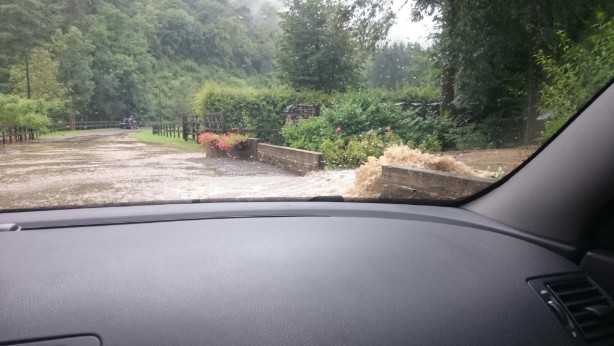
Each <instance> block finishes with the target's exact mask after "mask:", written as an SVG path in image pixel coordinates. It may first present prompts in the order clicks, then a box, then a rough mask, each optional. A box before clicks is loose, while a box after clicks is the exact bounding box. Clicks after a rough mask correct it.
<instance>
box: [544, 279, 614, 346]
mask: <svg viewBox="0 0 614 346" xmlns="http://www.w3.org/2000/svg"><path fill="white" fill-rule="evenodd" d="M546 286H547V287H548V288H549V289H550V291H551V292H552V293H553V294H554V295H555V296H556V297H557V298H558V300H559V301H560V303H561V304H563V306H564V307H565V309H566V310H567V312H569V314H570V316H571V317H572V318H573V320H574V322H575V323H576V325H577V327H578V328H579V329H580V331H581V332H582V334H583V335H584V338H585V339H586V340H587V341H596V340H601V339H605V338H608V337H614V306H613V304H612V302H611V301H610V300H609V299H608V298H607V297H606V296H605V295H604V294H603V293H602V292H601V291H600V290H599V288H597V287H596V286H595V285H593V284H592V283H591V282H590V281H589V280H588V279H587V278H578V279H576V280H571V281H562V282H552V283H547V284H546Z"/></svg>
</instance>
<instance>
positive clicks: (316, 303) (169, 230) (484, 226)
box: [0, 202, 582, 345]
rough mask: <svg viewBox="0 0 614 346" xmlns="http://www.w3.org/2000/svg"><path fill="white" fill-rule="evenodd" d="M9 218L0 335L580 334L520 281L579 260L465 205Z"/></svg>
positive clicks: (144, 341) (223, 341)
mask: <svg viewBox="0 0 614 346" xmlns="http://www.w3.org/2000/svg"><path fill="white" fill-rule="evenodd" d="M9 222H11V223H15V224H17V225H19V226H20V227H21V228H22V230H21V231H18V232H2V233H0V278H1V279H0V280H1V284H0V344H4V345H6V344H22V343H26V344H31V345H97V344H104V345H172V344H182V345H238V344H249V345H290V344H292V345H314V344H353V345H356V344H361V345H375V344H403V345H407V344H424V345H434V344H437V345H451V344H457V345H460V344H473V345H491V344H496V345H528V344H531V345H563V344H572V343H574V342H581V341H582V340H581V338H579V337H578V335H577V334H576V338H577V339H578V340H575V341H574V336H573V335H572V334H571V333H570V332H569V330H566V329H565V328H563V326H562V325H561V323H560V322H559V321H558V320H557V316H556V313H555V312H556V311H553V310H552V309H549V308H548V307H547V304H545V303H544V302H543V301H542V299H540V297H539V294H538V293H539V292H536V291H535V289H533V288H531V286H530V285H529V284H528V283H529V282H530V281H531V280H533V279H537V280H540V279H542V278H556V277H557V276H558V275H567V274H574V273H576V274H577V273H580V268H579V267H578V266H577V265H575V264H574V263H572V262H570V261H569V260H567V259H565V258H563V257H562V256H560V255H558V254H556V253H554V252H552V251H550V250H547V249H545V248H544V247H541V246H538V245H535V244H533V243H531V242H529V241H527V240H523V239H519V238H518V237H517V236H516V235H517V233H516V231H514V230H513V229H510V228H508V227H506V226H504V225H502V224H498V223H496V222H495V221H492V220H489V219H486V218H484V217H481V216H479V215H477V214H474V213H472V212H468V211H464V210H461V209H456V208H443V207H426V206H406V205H385V204H351V203H350V204H348V203H345V204H343V203H323V202H317V203H316V202H312V203H307V202H305V203H253V204H245V203H229V204H201V205H165V206H147V207H145V206H141V207H124V208H100V209H77V210H64V211H62V210H58V211H40V212H29V213H7V214H2V215H0V223H9ZM578 334H580V333H579V332H578Z"/></svg>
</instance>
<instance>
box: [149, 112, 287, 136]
mask: <svg viewBox="0 0 614 346" xmlns="http://www.w3.org/2000/svg"><path fill="white" fill-rule="evenodd" d="M151 128H152V133H153V134H154V135H158V136H165V137H174V138H183V140H185V141H188V140H194V141H197V140H198V135H199V134H201V133H203V132H207V131H210V132H215V133H225V132H241V133H253V134H275V133H279V131H280V129H241V128H232V127H230V126H228V124H227V122H226V115H225V114H224V112H216V113H207V114H206V115H205V119H204V120H198V118H197V117H196V116H194V115H191V114H187V113H184V114H182V115H181V124H177V123H164V124H153V125H152V126H151Z"/></svg>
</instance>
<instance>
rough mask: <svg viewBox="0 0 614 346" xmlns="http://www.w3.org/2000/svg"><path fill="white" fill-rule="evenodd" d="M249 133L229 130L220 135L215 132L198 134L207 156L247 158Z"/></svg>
mask: <svg viewBox="0 0 614 346" xmlns="http://www.w3.org/2000/svg"><path fill="white" fill-rule="evenodd" d="M247 139H248V137H247V135H243V134H240V133H233V132H227V133H224V134H222V135H218V134H216V133H213V132H209V131H207V132H204V133H201V134H200V135H199V136H198V143H199V144H200V145H201V147H202V148H203V150H204V151H205V154H206V156H207V157H232V158H245V156H246V152H247V150H246V149H247Z"/></svg>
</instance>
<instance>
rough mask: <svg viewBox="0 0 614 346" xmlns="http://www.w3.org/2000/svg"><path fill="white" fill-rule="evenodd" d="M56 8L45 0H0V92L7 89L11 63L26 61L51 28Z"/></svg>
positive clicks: (51, 30)
mask: <svg viewBox="0 0 614 346" xmlns="http://www.w3.org/2000/svg"><path fill="white" fill-rule="evenodd" d="M56 10H57V8H56V7H55V6H54V4H53V3H51V2H49V1H44V0H3V1H2V3H0V47H2V49H1V50H0V92H5V93H6V92H8V91H9V89H10V83H9V77H10V67H11V66H13V65H16V64H24V65H25V64H26V63H27V62H28V58H29V56H28V55H29V50H30V49H32V48H34V47H35V46H36V45H38V44H40V43H42V42H44V41H45V40H46V39H48V37H49V36H50V33H51V32H53V30H54V26H55V21H54V18H55V13H56Z"/></svg>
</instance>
